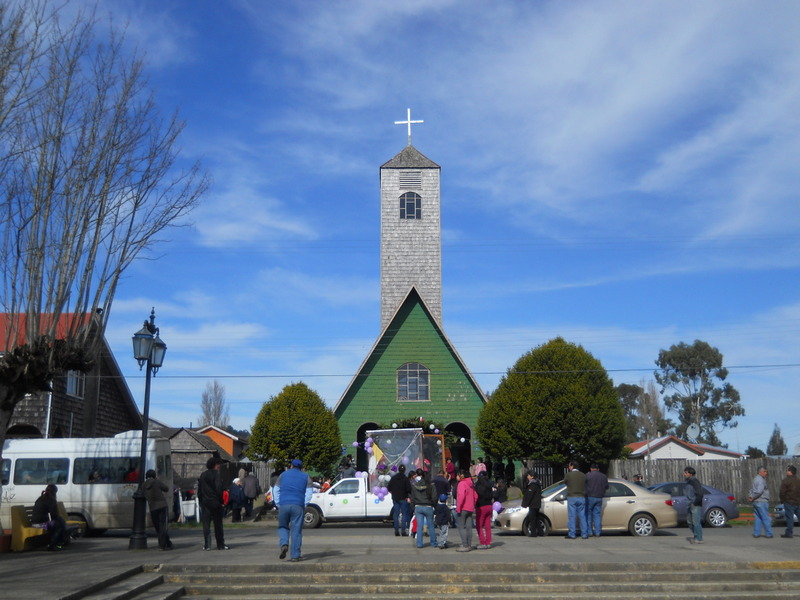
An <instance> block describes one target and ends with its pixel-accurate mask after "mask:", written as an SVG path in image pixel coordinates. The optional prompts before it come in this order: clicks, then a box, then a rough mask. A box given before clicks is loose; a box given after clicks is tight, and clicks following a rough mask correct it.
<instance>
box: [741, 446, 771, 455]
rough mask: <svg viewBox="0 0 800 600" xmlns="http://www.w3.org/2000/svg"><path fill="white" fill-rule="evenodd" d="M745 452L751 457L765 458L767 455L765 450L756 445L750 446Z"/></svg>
mask: <svg viewBox="0 0 800 600" xmlns="http://www.w3.org/2000/svg"><path fill="white" fill-rule="evenodd" d="M744 453H745V454H746V455H747V456H749V457H750V458H764V457H765V456H766V454H765V453H764V451H763V450H761V449H760V448H756V447H755V446H748V447H747V449H746V450H745V451H744Z"/></svg>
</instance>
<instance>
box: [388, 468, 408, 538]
mask: <svg viewBox="0 0 800 600" xmlns="http://www.w3.org/2000/svg"><path fill="white" fill-rule="evenodd" d="M386 489H387V490H389V493H390V494H391V495H392V504H393V507H392V516H393V519H394V534H395V535H398V536H399V535H401V531H402V535H408V528H409V525H410V523H411V503H410V502H409V498H410V496H411V482H410V481H409V480H408V477H407V476H406V467H405V465H400V466H399V467H398V468H397V473H395V474H394V475H393V476H392V478H391V479H390V480H389V484H388V485H387V486H386Z"/></svg>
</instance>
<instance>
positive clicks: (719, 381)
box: [655, 340, 744, 446]
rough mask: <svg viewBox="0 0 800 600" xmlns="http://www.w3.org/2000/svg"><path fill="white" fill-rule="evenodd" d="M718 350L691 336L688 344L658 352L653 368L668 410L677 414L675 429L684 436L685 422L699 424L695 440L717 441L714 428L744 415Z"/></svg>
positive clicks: (732, 421) (729, 424) (730, 422)
mask: <svg viewBox="0 0 800 600" xmlns="http://www.w3.org/2000/svg"><path fill="white" fill-rule="evenodd" d="M722 358H723V357H722V353H721V352H720V351H719V350H717V349H716V348H714V347H712V346H710V345H709V344H708V343H707V342H703V341H701V340H695V341H694V343H693V344H692V345H691V346H689V345H688V344H686V343H684V342H681V343H679V344H676V345H673V346H671V347H670V348H669V350H661V351H660V352H659V353H658V360H657V361H656V364H657V365H658V367H659V370H657V371H655V378H656V381H657V382H658V383H659V384H660V385H661V393H662V394H663V393H664V392H666V391H667V390H672V391H673V392H674V393H673V394H672V395H669V396H665V398H664V404H665V406H666V407H667V409H668V410H671V411H673V412H675V413H676V414H677V415H678V425H677V426H676V433H677V435H678V436H679V437H686V430H687V428H688V427H689V425H692V424H695V425H697V426H698V427H699V428H700V435H699V436H698V440H699V441H702V442H705V443H707V444H712V445H717V446H718V445H720V440H719V438H718V437H717V431H716V430H717V429H718V428H719V429H722V428H725V427H736V425H737V422H736V420H735V418H736V417H740V416H742V415H744V407H743V406H742V404H741V402H740V400H739V392H738V391H737V390H736V388H734V387H733V386H732V385H731V384H730V383H727V382H726V381H725V379H726V378H727V377H728V370H727V369H725V368H724V367H723V366H722Z"/></svg>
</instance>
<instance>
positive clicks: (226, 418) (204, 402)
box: [198, 379, 231, 429]
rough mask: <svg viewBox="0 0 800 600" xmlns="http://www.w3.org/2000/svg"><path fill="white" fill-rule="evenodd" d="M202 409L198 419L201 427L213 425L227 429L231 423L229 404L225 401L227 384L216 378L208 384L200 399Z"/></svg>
mask: <svg viewBox="0 0 800 600" xmlns="http://www.w3.org/2000/svg"><path fill="white" fill-rule="evenodd" d="M200 410H201V411H202V414H201V415H200V419H199V421H198V423H200V427H205V426H207V425H213V426H214V427H219V428H220V429H227V428H228V426H229V425H230V424H231V419H230V414H229V411H228V404H227V403H226V402H225V386H224V385H222V384H221V383H220V382H219V381H217V380H216V379H215V380H214V381H213V382H209V383H207V384H206V389H205V390H204V391H203V397H202V399H201V400H200Z"/></svg>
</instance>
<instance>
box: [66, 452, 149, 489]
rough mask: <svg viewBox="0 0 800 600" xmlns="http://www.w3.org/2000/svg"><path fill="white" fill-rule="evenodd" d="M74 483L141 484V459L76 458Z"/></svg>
mask: <svg viewBox="0 0 800 600" xmlns="http://www.w3.org/2000/svg"><path fill="white" fill-rule="evenodd" d="M72 483H75V484H78V485H89V484H92V485H94V484H102V483H139V457H138V456H124V457H110V456H100V457H92V458H76V459H75V470H74V472H73V474H72Z"/></svg>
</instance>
